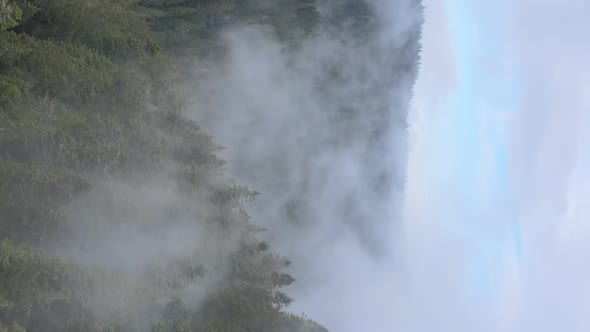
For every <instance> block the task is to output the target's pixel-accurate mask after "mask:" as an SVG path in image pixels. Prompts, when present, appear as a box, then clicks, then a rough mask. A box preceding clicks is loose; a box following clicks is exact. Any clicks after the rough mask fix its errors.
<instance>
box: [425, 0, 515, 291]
mask: <svg viewBox="0 0 590 332" xmlns="http://www.w3.org/2000/svg"><path fill="white" fill-rule="evenodd" d="M488 3H489V2H487V1H485V2H484V1H470V0H454V1H451V2H450V3H449V6H448V7H447V15H448V21H449V32H450V41H451V47H452V49H453V50H454V59H455V64H454V68H455V80H454V86H453V88H452V89H451V90H450V92H449V94H448V95H447V97H446V102H445V103H444V104H443V105H442V108H441V109H440V111H439V112H438V113H437V119H436V121H433V122H432V123H433V127H432V128H431V130H432V131H433V132H434V135H433V137H432V138H431V142H430V144H431V149H432V150H434V151H437V152H436V153H435V156H434V158H435V160H436V165H438V167H437V168H436V169H435V170H433V172H435V173H434V174H433V175H432V176H433V177H435V179H436V180H435V181H437V182H439V181H442V182H443V185H445V186H449V190H450V192H452V197H450V198H449V197H448V196H447V197H445V198H444V199H445V200H449V202H448V204H450V208H449V209H447V210H446V212H444V213H443V215H441V218H442V219H443V220H444V222H447V223H448V224H449V227H450V228H451V231H452V232H454V233H455V235H456V236H457V237H458V238H459V241H461V242H462V243H463V244H464V251H463V253H464V255H465V257H464V259H465V271H464V282H465V287H466V288H467V289H468V290H469V291H471V292H473V293H474V294H476V295H486V294H488V293H490V292H493V291H494V290H496V289H497V287H498V277H499V273H500V271H501V265H502V264H503V259H504V257H505V256H506V254H507V252H508V251H512V253H513V254H515V255H518V256H519V257H520V259H522V258H523V249H522V248H523V246H522V244H521V241H522V235H521V234H520V233H521V230H520V226H519V225H518V223H517V222H516V220H515V217H514V210H513V208H514V207H513V202H512V196H513V192H512V189H511V183H510V181H511V179H510V176H511V175H510V172H509V167H508V163H509V160H508V159H509V153H508V150H507V140H508V139H509V135H510V128H509V127H508V122H507V121H506V120H505V119H506V118H507V117H509V116H510V115H511V113H513V112H515V111H516V110H517V108H518V106H519V105H518V104H519V98H520V97H519V94H520V92H519V90H520V83H519V81H518V77H517V75H516V71H515V70H514V68H510V67H509V63H507V61H505V60H504V59H503V58H504V57H505V56H506V54H503V52H502V50H503V49H504V47H503V39H504V34H505V32H504V31H502V28H501V27H502V24H501V23H502V21H501V18H502V17H505V16H506V15H507V13H506V12H505V11H504V10H503V8H502V6H501V1H495V2H494V6H489V5H487V4H488Z"/></svg>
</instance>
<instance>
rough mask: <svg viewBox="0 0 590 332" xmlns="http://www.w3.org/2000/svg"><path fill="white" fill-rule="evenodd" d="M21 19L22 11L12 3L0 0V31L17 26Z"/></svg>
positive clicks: (8, 0)
mask: <svg viewBox="0 0 590 332" xmlns="http://www.w3.org/2000/svg"><path fill="white" fill-rule="evenodd" d="M22 17H23V11H22V9H21V8H20V7H19V6H18V5H17V4H16V3H14V2H13V1H10V0H0V31H1V30H8V29H11V28H14V27H15V26H17V25H18V24H19V22H20V20H21V19H22Z"/></svg>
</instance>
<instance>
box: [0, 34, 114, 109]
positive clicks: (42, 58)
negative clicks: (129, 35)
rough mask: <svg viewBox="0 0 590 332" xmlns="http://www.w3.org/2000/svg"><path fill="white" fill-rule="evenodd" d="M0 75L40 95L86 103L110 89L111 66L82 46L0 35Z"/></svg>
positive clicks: (24, 36)
mask: <svg viewBox="0 0 590 332" xmlns="http://www.w3.org/2000/svg"><path fill="white" fill-rule="evenodd" d="M0 44H1V45H3V47H2V48H1V49H0V72H4V73H7V74H8V75H9V76H13V77H16V78H19V79H22V80H24V81H26V82H28V83H29V84H31V85H32V86H33V89H35V90H36V91H38V92H39V93H40V94H50V95H52V96H55V97H58V98H63V99H65V100H70V99H75V100H77V101H84V100H89V99H90V98H93V97H94V96H96V94H97V93H98V92H100V91H104V90H105V89H106V88H107V87H109V86H111V84H112V81H113V77H112V69H113V67H112V63H111V62H110V61H109V60H108V59H107V58H105V57H104V56H102V55H100V54H98V53H96V52H94V51H92V50H91V49H90V48H88V47H86V46H83V45H75V44H68V43H61V42H53V41H47V40H40V39H37V38H34V37H31V36H28V35H26V34H16V33H14V32H0Z"/></svg>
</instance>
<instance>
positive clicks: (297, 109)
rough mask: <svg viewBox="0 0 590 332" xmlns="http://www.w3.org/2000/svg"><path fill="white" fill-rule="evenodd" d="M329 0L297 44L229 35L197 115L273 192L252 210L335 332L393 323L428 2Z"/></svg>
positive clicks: (238, 168) (261, 187)
mask: <svg viewBox="0 0 590 332" xmlns="http://www.w3.org/2000/svg"><path fill="white" fill-rule="evenodd" d="M318 7H319V8H320V15H321V17H322V21H321V23H320V27H319V29H318V31H317V32H316V33H314V34H313V35H312V36H310V37H308V38H306V39H305V40H304V41H302V42H301V43H300V44H299V45H297V46H295V47H289V48H286V47H285V46H283V44H281V43H280V42H279V40H278V39H277V37H276V36H274V35H273V34H272V33H271V32H270V31H268V30H267V29H265V28H264V27H262V26H248V27H245V28H244V27H241V28H239V29H230V30H228V31H226V32H225V35H224V40H225V41H226V43H227V45H228V56H227V58H226V59H224V60H223V61H222V62H221V63H220V64H219V67H218V69H217V71H214V72H209V73H206V74H203V73H197V74H195V75H198V76H197V77H198V80H197V81H198V82H199V83H198V86H199V89H198V90H197V91H194V93H195V97H196V98H195V102H199V103H200V105H201V107H200V109H209V110H212V111H211V112H206V113H204V114H195V115H194V117H195V119H196V120H197V121H198V122H199V123H202V124H203V125H204V126H205V127H206V128H208V129H209V130H210V131H211V133H212V134H213V135H214V136H215V137H216V139H217V140H219V141H220V142H221V144H223V145H225V146H227V147H228V149H227V150H226V151H224V158H225V159H226V160H228V171H229V174H231V176H232V177H233V178H235V179H237V180H239V181H240V182H242V183H244V184H246V185H248V186H249V187H251V188H254V189H255V190H257V191H259V192H261V193H262V194H261V195H260V197H258V198H257V201H256V202H255V203H254V204H253V205H252V206H251V208H250V209H249V212H251V214H252V217H253V219H254V220H256V222H257V223H259V224H261V225H263V226H265V227H267V228H268V232H267V233H266V234H265V236H266V237H267V238H268V240H269V242H270V243H271V244H272V245H273V246H274V247H275V248H276V249H277V250H278V252H280V253H281V254H284V255H285V256H287V257H289V258H291V259H292V260H293V265H292V267H291V272H292V274H293V275H294V276H296V278H297V280H298V282H297V283H295V284H294V286H293V287H291V288H290V289H289V292H290V294H292V295H293V297H294V298H295V299H296V300H295V302H294V303H293V304H292V306H291V307H290V309H289V310H290V311H292V312H295V313H305V314H306V315H308V316H310V317H315V318H316V319H317V320H318V321H319V322H320V323H321V324H323V325H324V326H326V327H327V328H328V329H330V330H332V331H360V330H368V331H391V330H392V326H393V325H392V324H393V322H392V320H393V316H392V312H393V308H392V307H391V301H392V299H393V298H394V297H395V294H394V291H393V289H394V284H395V283H394V280H393V278H394V276H395V272H396V270H398V269H402V268H403V267H401V266H400V265H399V264H396V263H399V262H397V258H396V256H397V255H398V254H399V253H397V252H396V244H395V241H394V238H395V234H396V232H397V231H398V229H399V228H400V226H401V217H402V206H403V191H404V187H405V182H406V163H407V140H408V133H407V115H408V108H409V104H410V99H411V97H412V86H413V84H414V82H415V78H416V74H417V61H418V56H419V37H420V26H421V23H422V7H421V4H420V3H419V2H418V1H405V0H403V1H367V2H364V1H343V2H333V1H332V2H328V1H324V2H320V5H319V6H318ZM345 13H347V14H348V15H350V18H348V19H343V17H344V16H343V14H345ZM199 90H200V91H199ZM227 91H231V92H230V93H228V92H227ZM214 110H222V111H214Z"/></svg>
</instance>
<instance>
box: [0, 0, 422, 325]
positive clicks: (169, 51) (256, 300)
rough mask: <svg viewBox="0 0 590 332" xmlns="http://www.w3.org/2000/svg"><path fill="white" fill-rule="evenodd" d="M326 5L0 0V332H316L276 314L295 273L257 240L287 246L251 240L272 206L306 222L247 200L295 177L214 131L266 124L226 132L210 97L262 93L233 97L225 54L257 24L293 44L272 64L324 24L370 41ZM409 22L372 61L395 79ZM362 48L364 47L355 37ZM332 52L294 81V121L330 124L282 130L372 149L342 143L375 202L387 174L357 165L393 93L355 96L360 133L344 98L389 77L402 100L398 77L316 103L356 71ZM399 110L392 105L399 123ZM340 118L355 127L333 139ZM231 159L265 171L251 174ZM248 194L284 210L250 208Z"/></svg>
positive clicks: (350, 11)
mask: <svg viewBox="0 0 590 332" xmlns="http://www.w3.org/2000/svg"><path fill="white" fill-rule="evenodd" d="M342 4H343V5H341V6H340V7H338V6H337V7H338V8H336V9H337V10H336V9H334V8H328V7H329V6H328V5H327V2H325V1H317V2H316V1H314V0H276V1H262V0H247V1H246V0H245V1H234V0H217V1H215V0H123V1H121V0H0V241H1V242H0V331H162V332H163V331H257V332H261V331H285V332H298V331H299V332H316V331H317V332H320V331H321V332H323V331H327V330H326V329H325V328H323V327H322V326H321V325H319V324H317V323H315V322H314V321H312V320H310V319H308V318H307V317H306V316H298V315H294V314H291V313H290V312H289V311H288V307H289V305H290V304H291V302H292V299H291V297H290V296H289V295H288V291H286V290H285V287H287V286H290V285H291V287H292V284H293V283H294V282H295V278H297V275H293V276H292V275H291V273H292V271H297V269H295V270H293V269H291V267H290V265H291V261H290V260H289V257H283V256H281V255H278V254H277V252H278V251H275V250H274V249H273V248H274V247H275V246H278V247H282V249H281V250H280V252H281V253H290V252H291V251H289V250H285V247H286V246H288V245H289V244H288V243H287V242H288V240H287V239H284V238H281V237H280V236H279V237H278V241H272V242H270V241H266V240H265V237H266V235H265V233H266V232H265V230H266V228H268V229H269V231H270V232H271V233H272V234H278V233H276V232H273V222H272V221H271V219H275V218H284V219H285V221H286V222H287V223H289V224H296V223H300V222H303V221H304V220H305V222H313V220H312V218H313V216H312V214H311V213H309V211H310V210H309V207H308V204H307V203H305V204H303V205H299V207H298V206H297V204H296V203H294V202H287V203H288V204H287V203H284V202H280V203H279V202H277V201H273V200H263V201H261V202H258V203H254V204H252V202H254V201H255V199H256V198H257V196H258V195H259V193H258V192H257V191H255V190H261V191H262V193H263V194H265V192H264V191H266V192H267V193H269V194H270V195H271V196H272V197H275V198H278V197H281V195H280V193H281V192H282V190H283V189H282V188H284V187H281V184H280V183H278V184H277V183H276V179H280V178H281V177H284V178H285V179H286V178H288V174H298V173H294V172H293V171H292V169H289V167H282V166H281V165H284V164H285V162H287V161H288V157H287V156H286V155H284V154H283V152H284V151H287V150H288V149H289V148H291V147H292V145H291V143H289V144H283V145H280V146H278V147H275V148H273V149H272V150H268V151H266V152H265V153H263V154H257V153H258V152H259V150H255V149H250V148H248V147H247V146H245V145H244V146H242V145H241V144H245V143H246V141H244V140H242V139H243V137H242V138H240V136H238V135H236V136H228V135H224V134H223V133H222V132H221V129H220V128H222V127H223V128H225V129H224V130H227V131H230V132H231V131H232V130H234V129H235V130H236V131H235V133H238V132H241V133H243V130H248V131H254V132H258V133H261V132H263V131H262V130H267V129H269V128H267V127H266V126H264V127H260V126H254V127H240V126H239V124H237V123H235V121H237V120H238V119H240V118H241V117H242V115H240V114H238V113H235V110H236V108H232V107H229V106H228V105H227V104H224V102H221V101H228V100H230V99H231V100H233V101H234V102H236V100H237V103H242V104H243V105H244V107H245V108H247V107H256V105H257V104H256V100H258V101H260V100H263V99H265V98H266V97H268V100H269V101H272V100H273V98H274V97H273V96H276V94H274V93H271V91H268V95H267V96H263V95H252V94H250V95H248V94H247V89H246V88H245V85H244V84H243V83H241V84H236V83H235V82H236V80H237V79H240V76H239V75H233V74H231V73H232V72H231V70H232V67H231V66H228V65H227V64H228V63H231V61H232V59H234V60H235V59H241V58H240V57H238V58H236V57H235V54H236V53H235V47H236V45H239V42H242V43H246V44H248V45H256V42H257V41H261V40H265V39H266V38H267V37H268V36H272V37H269V38H270V39H272V45H275V46H276V47H277V52H279V53H281V54H284V53H286V54H291V56H292V57H291V58H288V59H286V60H285V63H289V64H290V65H289V66H294V67H296V68H298V67H299V66H304V65H305V63H304V61H301V59H306V56H308V55H306V53H305V52H306V50H309V49H310V46H309V45H315V46H313V47H320V44H317V43H318V42H320V41H321V38H323V37H322V36H325V35H326V33H328V34H330V35H331V36H337V35H338V34H339V32H342V31H346V33H347V34H346V35H343V36H341V38H350V39H349V40H352V41H354V40H357V41H361V40H365V39H366V40H373V39H372V38H367V36H369V35H371V34H373V33H374V31H372V30H371V29H376V28H375V26H374V24H373V23H371V22H373V21H372V19H371V17H372V15H373V14H372V12H371V11H370V10H369V6H367V5H364V2H363V1H353V0H351V1H346V2H342ZM343 25H346V28H345V29H344V30H343V28H342V27H343ZM418 28H419V27H418ZM418 30H419V29H417V30H412V31H410V32H408V33H409V34H410V35H411V38H410V42H408V44H407V45H400V46H398V48H397V49H395V50H394V53H392V54H391V56H394V57H396V58H397V59H403V61H401V60H400V61H396V62H395V63H391V64H390V65H391V66H392V67H390V68H388V69H387V70H389V71H390V73H392V75H393V74H394V73H398V74H399V73H402V74H403V75H404V77H406V78H405V79H404V82H406V81H408V82H413V80H414V79H415V75H416V68H417V61H418V37H419V32H418ZM260 34H262V35H260ZM257 36H264V37H260V38H258V37H257ZM236 38H239V39H240V40H236ZM314 43H315V44H314ZM365 46H367V45H362V43H361V44H360V46H359V47H360V49H363V48H364V47H365ZM369 46H370V45H369ZM273 47H274V46H273ZM242 49H244V50H247V49H248V48H242ZM264 49H265V48H264V47H261V48H259V50H264ZM271 51H272V50H271ZM365 51H366V52H369V53H365V54H364V56H367V57H369V56H370V54H371V49H370V48H369V49H367V50H365ZM373 51H374V49H373ZM392 51H393V50H392ZM361 55H362V54H361ZM245 56H246V58H247V57H248V56H252V57H258V58H256V59H262V57H263V56H264V55H263V53H261V54H256V53H251V54H245ZM322 56H325V54H323V55H322ZM250 59H251V60H253V59H255V58H250ZM297 59H300V60H299V61H297ZM310 59H312V60H311V61H315V60H313V59H314V58H313V57H311V58H310ZM268 60H272V58H269V59H268ZM324 60H326V59H324ZM260 61H264V60H260ZM355 61H358V60H355ZM362 61H363V60H361V62H362ZM242 62H243V61H242ZM351 63H352V64H354V65H358V63H357V62H351ZM324 64H325V65H329V63H328V62H325V63H324ZM347 64H350V63H346V62H344V63H341V64H340V66H338V65H336V66H334V67H333V68H331V69H328V72H329V73H330V76H326V75H322V76H321V77H320V79H319V80H315V81H313V82H303V84H305V85H308V84H316V85H317V86H318V87H319V88H318V90H317V91H316V93H318V94H321V95H323V96H329V98H328V97H326V98H325V99H322V100H320V102H318V103H316V104H314V105H320V106H322V108H321V109H318V108H317V107H315V106H314V107H313V108H310V109H309V111H308V113H306V116H307V115H309V116H313V113H311V112H316V113H318V114H324V115H322V116H326V117H327V118H329V119H332V120H330V121H333V122H334V124H335V126H336V127H337V128H338V130H334V131H331V132H329V133H328V135H325V136H311V137H309V139H307V140H304V141H298V143H304V144H314V142H315V143H317V144H318V146H322V145H323V144H332V145H342V144H356V143H358V142H364V143H363V146H365V145H364V144H365V143H366V144H368V145H366V146H372V147H371V148H364V147H361V149H363V151H365V152H363V153H360V154H352V156H353V157H355V158H356V157H358V158H361V159H363V160H364V161H363V166H362V167H361V169H362V170H361V172H364V173H367V172H368V173H367V174H368V177H369V178H368V182H370V183H376V182H381V184H382V186H381V187H380V188H381V189H375V195H376V196H375V197H377V196H379V195H382V194H383V193H384V191H389V189H387V188H389V187H391V186H394V183H393V182H395V181H396V180H395V179H389V180H384V179H385V178H384V175H383V172H384V170H383V169H374V168H373V167H369V165H370V164H372V163H373V162H374V160H375V158H376V157H375V156H377V155H378V154H380V153H382V151H383V150H384V149H386V148H388V146H386V145H384V143H383V142H382V141H383V140H384V139H385V137H389V136H388V135H389V134H387V133H388V132H389V130H388V128H389V127H390V125H391V124H390V123H389V120H385V119H386V118H387V119H388V115H387V114H388V113H387V112H388V110H389V108H390V107H391V106H392V105H391V104H389V103H385V104H379V103H377V104H378V105H376V106H375V107H373V108H371V109H374V110H375V112H376V113H375V114H377V115H376V116H375V117H374V116H371V117H370V119H371V123H372V122H373V121H378V122H380V123H381V125H382V126H380V127H379V128H377V131H374V130H373V128H371V129H369V128H365V127H363V126H364V124H365V122H364V121H361V120H359V119H361V118H362V117H361V116H360V114H359V113H356V112H358V109H357V108H356V107H357V106H358V105H360V104H362V103H366V102H367V100H368V99H367V98H368V97H371V98H372V97H375V96H377V97H378V98H382V97H383V96H385V95H387V96H388V95H389V92H388V91H389V90H388V89H393V87H396V89H397V90H399V89H402V88H403V89H404V93H403V95H404V97H397V99H396V102H394V103H393V104H395V105H394V106H396V107H399V108H400V109H405V108H407V100H408V98H407V96H408V95H409V93H410V91H405V90H408V88H409V87H411V84H404V85H403V87H402V86H401V85H400V83H399V82H400V81H399V80H397V79H395V80H391V79H385V80H383V81H379V80H377V81H373V82H371V84H369V85H367V86H365V87H364V88H363V90H362V91H359V92H358V93H353V94H351V95H350V98H349V99H346V100H344V101H342V102H341V104H342V105H344V104H346V105H350V106H351V108H346V107H340V105H341V104H338V105H339V106H338V107H330V103H331V100H333V99H334V98H340V97H341V96H343V95H342V91H340V90H338V89H337V88H331V87H337V86H338V83H337V82H338V81H339V80H346V77H345V75H349V74H350V75H359V74H360V75H363V70H370V68H363V67H362V66H360V67H358V68H357V69H359V70H360V71H358V70H353V71H351V72H346V71H343V70H342V69H343V68H346V67H345V66H346V65H347ZM343 66H344V67H343ZM248 68H250V69H249V70H252V68H254V69H255V68H257V67H256V66H255V65H254V64H253V65H252V66H251V67H248ZM261 68H262V67H261ZM227 70H230V72H229V74H228V72H227ZM237 72H239V71H236V73H237ZM339 73H340V75H344V76H341V77H338V75H339ZM287 75H289V73H288V72H287ZM394 76H395V75H393V76H392V77H394ZM386 77H387V76H386ZM242 78H245V79H249V77H247V76H244V77H242ZM283 79H286V80H290V78H289V77H284V78H283ZM232 82H233V83H232ZM248 82H251V83H247V84H246V86H248V85H249V84H257V83H256V79H253V80H252V81H248ZM335 82H336V83H335ZM259 83H260V82H259ZM398 86H399V87H398ZM350 89H352V87H351V88H350ZM347 91H354V90H349V88H347ZM367 91H372V92H371V96H368V95H367ZM400 91H401V90H400ZM279 92H280V91H279ZM248 98H255V100H252V99H248ZM387 98H389V97H387ZM302 103H303V105H305V103H304V101H302ZM271 104H272V102H271ZM398 104H399V105H398ZM247 105H249V106H247ZM272 105H273V107H274V106H279V107H280V106H281V103H278V104H272ZM260 109H261V110H267V109H268V108H267V107H266V106H265V107H263V108H260ZM322 109H324V110H325V112H324V113H322V112H323V111H322ZM404 112H405V111H403V112H400V113H399V114H398V115H396V117H398V120H399V121H400V123H403V122H405V113H404ZM265 114H267V115H268V119H271V118H272V116H274V115H271V114H270V113H256V114H252V118H250V120H251V121H254V122H255V123H256V121H259V122H258V123H264V121H265V120H264V117H265V116H266V115H265ZM302 119H303V118H302ZM307 119H308V120H309V119H310V118H309V117H308V118H307ZM298 125H305V122H298ZM201 126H202V127H203V128H201ZM204 128H207V130H211V131H213V132H215V134H216V136H219V137H220V138H221V139H222V141H223V143H224V144H227V148H228V149H229V151H230V152H227V151H225V150H224V149H225V148H224V147H223V146H221V145H220V143H218V142H217V141H216V140H215V139H214V138H213V137H212V136H211V135H210V134H208V133H207V130H205V129H204ZM232 128H233V129H232ZM238 130H239V131H238ZM343 130H344V131H346V130H351V131H353V132H356V133H358V134H357V135H352V136H351V137H350V140H349V141H340V140H339V139H338V135H341V134H342V133H343ZM367 135H368V136H367ZM267 138H271V139H275V138H277V137H275V136H267ZM259 139H261V138H260V137H259ZM277 139H279V138H277ZM250 143H253V142H251V141H250ZM252 146H253V145H252ZM286 149H287V150H286ZM236 151H237V152H236ZM279 151H283V152H280V153H279ZM313 155H315V156H318V155H319V154H317V153H316V154H312V156H313ZM308 157H309V155H308ZM298 158H300V159H299V160H296V163H295V164H297V163H299V164H301V160H302V159H303V156H301V155H300V156H299V157H298ZM224 159H227V160H228V161H229V165H228V164H227V163H226V161H225V160H224ZM269 167H270V168H269ZM303 167H305V165H303ZM267 168H268V169H267ZM369 169H370V171H368V170H369ZM248 170H258V171H263V174H261V173H260V172H259V173H256V176H258V177H259V176H263V175H264V174H266V175H267V176H268V179H266V180H265V181H255V180H253V178H252V176H253V175H252V174H254V173H252V172H250V173H248ZM285 172H286V173H285ZM246 173H247V174H249V175H248V176H246V175H245V174H246ZM369 173H370V174H369ZM305 174H306V173H304V174H303V175H304V176H307V175H305ZM312 175H317V174H315V173H314V174H311V175H310V176H312ZM236 180H238V181H242V180H244V181H246V182H247V183H248V184H249V185H250V184H252V185H254V187H253V189H251V188H249V187H247V186H244V185H242V184H240V183H237V182H236ZM267 180H268V181H267ZM301 186H302V187H301V189H300V190H295V193H296V194H297V195H302V197H303V196H304V195H307V194H308V191H309V189H308V187H306V186H305V185H304V184H303V183H301ZM311 188H312V189H313V188H314V187H311ZM292 195H293V193H292V191H289V197H290V198H289V199H290V200H291V201H292V200H293V199H292V197H293V196H292ZM353 196H354V195H353ZM350 199H352V198H350ZM265 204H267V206H271V205H272V206H273V207H274V206H278V207H279V208H280V209H281V211H282V209H283V208H285V206H288V207H290V209H291V210H289V211H290V212H289V213H295V212H293V211H292V210H293V209H296V210H299V211H300V213H301V215H300V216H299V217H297V218H287V217H285V216H284V215H277V214H273V213H267V212H265V211H270V210H271V209H270V208H269V209H265ZM282 204H287V205H282ZM355 206H356V205H355V204H353V205H351V207H352V208H353V209H354V207H355ZM273 209H274V208H273ZM247 210H248V211H247ZM257 210H258V211H259V212H258V213H256V212H255V211H257ZM250 211H254V212H253V213H250ZM345 213H346V212H345ZM249 214H253V215H254V216H256V217H257V218H260V219H259V220H257V219H256V218H251V217H250V216H249ZM260 225H263V226H264V227H262V226H260ZM276 227H277V228H280V229H284V228H283V227H284V226H281V224H280V223H277V224H276ZM361 228H362V227H361ZM363 232H364V231H363ZM361 233H362V232H361ZM294 234H295V233H294ZM363 234H364V233H363ZM283 236H284V235H283ZM362 236H363V237H364V239H365V240H366V241H372V239H371V236H372V235H370V234H369V235H367V234H364V235H362ZM297 258H299V257H297ZM295 284H296V282H295Z"/></svg>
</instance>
